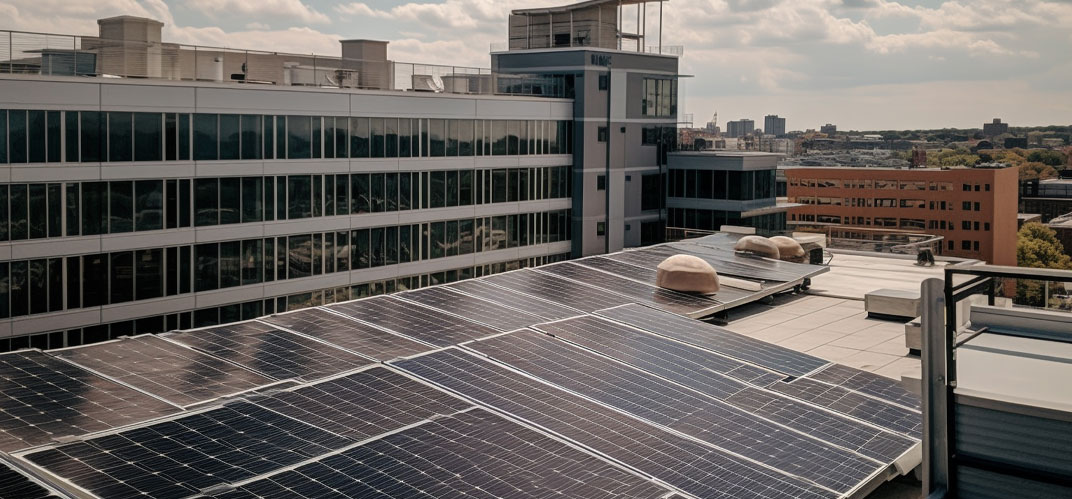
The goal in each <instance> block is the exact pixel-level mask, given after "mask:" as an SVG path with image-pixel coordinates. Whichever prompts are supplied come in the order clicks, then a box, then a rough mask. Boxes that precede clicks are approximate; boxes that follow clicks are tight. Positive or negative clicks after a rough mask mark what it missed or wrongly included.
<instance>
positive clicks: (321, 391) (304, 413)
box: [250, 367, 472, 441]
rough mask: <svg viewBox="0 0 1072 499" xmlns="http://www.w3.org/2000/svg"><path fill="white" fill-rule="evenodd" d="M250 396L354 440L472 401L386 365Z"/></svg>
mask: <svg viewBox="0 0 1072 499" xmlns="http://www.w3.org/2000/svg"><path fill="white" fill-rule="evenodd" d="M250 400H251V401H252V402H254V403H256V404H258V405H261V406H263V407H267V408H269V409H272V410H273V411H276V412H279V413H281V414H285V415H287V416H290V417H292V418H294V419H296V420H298V421H302V422H305V423H308V424H311V425H313V426H315V427H317V428H321V429H324V430H328V431H331V432H333V433H336V434H339V435H343V436H346V437H349V438H352V439H354V440H355V441H358V440H364V439H366V438H369V437H372V436H375V435H379V434H381V433H386V432H389V431H394V430H397V429H398V428H401V427H403V426H406V425H408V424H412V423H415V422H418V421H421V420H423V419H428V418H431V417H434V416H437V415H449V414H454V413H456V412H458V411H461V410H464V409H467V408H469V407H472V404H469V403H467V402H464V401H462V400H461V399H458V398H457V397H453V396H451V395H447V394H446V393H443V392H442V391H440V390H437V389H435V388H432V387H430V386H428V385H426V384H424V383H421V382H419V381H416V380H414V379H412V378H409V377H407V376H403V375H401V374H399V373H397V372H393V371H390V370H388V369H387V368H384V367H375V368H372V369H369V370H367V371H361V372H359V373H355V374H351V375H348V376H345V377H341V378H334V379H330V380H325V381H321V382H319V383H316V384H314V385H311V386H305V387H302V388H298V389H295V390H288V391H282V392H276V393H272V394H270V395H267V396H263V397H253V398H251V399H250Z"/></svg>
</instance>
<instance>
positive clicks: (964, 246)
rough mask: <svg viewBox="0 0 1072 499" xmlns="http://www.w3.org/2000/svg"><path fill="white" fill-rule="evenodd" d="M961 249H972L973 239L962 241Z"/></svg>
mask: <svg viewBox="0 0 1072 499" xmlns="http://www.w3.org/2000/svg"><path fill="white" fill-rule="evenodd" d="M960 249H962V250H964V251H971V241H968V240H964V241H961V242H960Z"/></svg>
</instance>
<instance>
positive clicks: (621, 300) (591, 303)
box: [483, 269, 633, 312]
mask: <svg viewBox="0 0 1072 499" xmlns="http://www.w3.org/2000/svg"><path fill="white" fill-rule="evenodd" d="M483 281H484V282H487V283H489V284H494V285H496V286H500V287H503V288H506V289H512V290H514V291H518V292H521V293H525V294H527V295H532V296H535V297H537V298H543V299H544V300H548V301H553V302H555V303H559V304H562V305H566V306H568V307H573V308H576V309H579V310H582V311H585V312H592V311H594V310H599V309H601V308H608V307H614V306H617V305H623V304H626V303H632V301H633V300H632V299H630V298H627V297H625V296H622V295H619V294H615V293H611V292H609V291H603V290H600V289H595V288H593V287H591V286H585V285H584V284H581V283H578V282H574V281H570V280H568V279H562V278H560V277H555V276H553V275H548V274H543V273H540V272H536V271H533V270H529V269H522V270H517V271H514V272H507V273H505V274H496V275H493V276H491V277H485V278H484V279H483Z"/></svg>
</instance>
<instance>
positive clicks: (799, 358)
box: [596, 305, 829, 376]
mask: <svg viewBox="0 0 1072 499" xmlns="http://www.w3.org/2000/svg"><path fill="white" fill-rule="evenodd" d="M596 314H597V315H601V316H603V317H607V318H610V319H613V320H616V321H620V322H624V323H626V324H630V325H632V326H636V327H638V328H641V329H644V330H647V331H651V332H653V333H657V334H661V335H663V336H667V337H670V338H673V339H675V340H679V341H684V342H686V343H689V344H692V345H696V346H699V347H702V348H706V349H709V350H712V351H715V352H718V353H720V354H723V355H726V356H729V357H733V358H736V359H740V360H743V361H745V362H750V363H752V364H755V365H758V366H762V367H766V368H768V369H772V370H775V371H779V372H783V373H786V374H790V375H793V376H803V375H805V374H807V373H809V372H812V371H814V370H816V369H818V368H820V367H823V366H825V365H827V364H829V362H827V361H825V360H823V359H820V358H818V357H812V356H811V355H807V354H804V353H800V352H797V351H795V350H790V349H788V348H784V347H780V346H777V345H772V344H770V343H767V342H764V341H760V340H757V339H754V338H749V337H748V336H744V335H741V334H737V333H734V332H732V331H729V330H726V329H723V328H720V327H718V326H713V325H711V324H707V323H705V322H701V321H696V320H692V319H688V318H685V317H681V316H679V315H674V314H669V313H666V312H661V311H659V310H655V309H652V308H648V307H643V306H640V305H626V306H624V307H618V308H613V309H608V310H600V311H598V312H596Z"/></svg>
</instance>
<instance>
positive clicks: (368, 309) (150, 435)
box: [0, 238, 921, 499]
mask: <svg viewBox="0 0 1072 499" xmlns="http://www.w3.org/2000/svg"><path fill="white" fill-rule="evenodd" d="M708 241H709V242H708V244H706V245H705V244H700V241H698V242H695V243H693V242H688V241H686V242H679V243H673V244H664V245H656V246H652V247H647V248H639V249H633V250H626V251H622V252H618V253H613V254H609V255H602V256H596V257H589V258H582V259H577V260H572V261H569V262H561V263H556V264H551V265H546V266H543V267H538V268H534V269H522V270H517V271H512V272H506V273H502V274H495V275H491V276H485V277H482V278H477V279H470V280H466V281H460V282H457V283H452V284H447V285H440V286H432V287H428V288H421V289H418V290H413V291H407V292H403V293H396V294H393V295H386V296H376V297H371V298H366V299H361V300H355V301H350V302H342V303H337V304H333V305H328V306H322V307H313V308H307V309H302V310H298V311H293V312H288V313H284V314H276V315H272V316H267V317H262V318H260V319H257V320H252V321H245V322H240V323H233V324H224V325H221V326H214V327H207V328H201V329H195V330H185V331H175V332H171V333H167V334H164V335H142V336H136V337H125V338H122V339H119V340H114V341H111V342H105V343H98V344H92V345H85V346H80V347H72V348H67V349H60V350H56V351H49V352H41V351H38V350H22V351H18V352H13V353H7V354H2V355H0V377H2V378H3V379H6V380H13V381H12V382H13V384H11V385H10V386H0V392H3V394H4V395H6V396H8V397H9V398H10V400H13V401H17V402H18V403H19V404H20V405H19V407H31V408H37V409H38V410H40V411H45V412H46V413H47V414H50V415H51V414H54V415H55V419H54V420H53V419H51V418H48V419H40V418H36V417H33V414H36V413H34V412H33V411H31V412H25V411H13V412H11V414H12V415H13V417H11V418H7V419H4V420H3V421H0V430H2V431H0V449H3V450H5V451H7V452H8V453H9V454H11V455H12V456H13V457H12V459H13V461H12V464H14V465H17V466H18V467H21V468H23V469H27V470H30V471H33V472H34V473H35V474H37V475H36V476H37V477H39V478H43V479H44V481H45V482H47V484H48V485H50V486H54V487H56V488H60V489H64V490H68V491H72V492H74V493H77V494H81V495H87V496H92V495H101V496H108V495H112V494H114V493H115V492H116V491H124V492H128V493H135V492H141V493H145V494H149V495H157V494H164V493H167V494H168V495H172V496H176V497H189V496H194V495H198V494H203V495H226V494H229V493H232V492H233V493H235V494H239V495H241V494H250V493H256V491H277V492H278V491H280V490H282V487H288V488H290V489H292V490H295V491H297V490H305V489H309V490H319V489H322V488H323V487H324V486H329V488H335V489H337V490H345V491H346V492H345V494H349V495H358V494H360V493H364V492H366V491H369V485H368V483H367V482H365V480H372V479H373V478H372V475H368V476H367V477H366V473H377V474H376V475H375V480H376V483H382V484H383V485H382V486H381V487H380V488H381V489H382V488H383V487H387V486H388V485H390V488H389V490H391V491H392V492H390V494H391V495H397V496H405V495H407V494H406V490H408V489H406V487H412V488H415V489H420V490H433V489H434V490H440V489H441V488H442V487H446V486H448V485H449V486H450V487H453V488H454V489H451V490H455V489H457V490H456V491H465V490H467V489H469V488H477V487H480V488H484V487H487V486H489V485H488V483H493V484H494V485H495V490H499V489H501V490H500V491H499V492H495V494H496V495H506V496H511V497H520V496H528V495H529V494H525V493H523V491H524V492H530V493H531V496H541V497H542V496H544V495H547V494H552V495H561V496H563V497H574V498H584V497H605V496H611V495H613V496H618V495H629V496H632V497H651V498H656V497H659V498H662V497H668V496H671V495H673V494H679V495H680V494H682V493H684V494H689V495H693V496H712V495H717V494H724V493H725V492H726V491H727V490H731V491H732V490H737V491H739V492H741V493H742V494H743V493H745V492H747V491H750V492H757V491H758V495H760V496H763V495H766V494H765V493H764V492H763V491H777V492H778V493H779V494H788V495H789V496H792V497H812V498H816V499H818V498H823V497H830V498H832V497H848V496H854V495H861V496H862V495H867V494H869V493H871V492H873V491H875V490H876V489H877V490H878V493H879V495H880V497H900V496H901V495H899V494H901V493H903V492H904V488H903V487H902V488H898V489H897V490H896V491H895V493H894V494H889V493H888V491H889V490H890V487H889V486H888V485H886V486H884V484H886V483H887V480H890V479H894V478H896V477H899V476H901V475H904V474H906V473H908V472H909V471H910V470H912V469H913V468H915V467H916V466H917V465H918V464H919V462H920V459H921V450H920V449H921V444H920V433H919V430H920V425H921V418H920V415H919V405H920V402H919V399H918V397H916V396H915V395H912V394H911V393H910V392H908V391H907V390H904V389H903V388H902V387H901V386H900V385H899V384H898V383H897V381H895V380H893V379H888V378H883V377H881V376H876V375H875V374H874V373H873V372H869V370H874V371H878V369H877V368H876V369H872V368H873V366H872V365H871V364H872V363H868V362H863V361H860V359H856V358H855V357H848V356H847V357H845V358H846V359H848V363H834V362H830V361H829V360H828V359H827V358H824V357H820V356H816V355H812V354H807V353H801V351H802V350H804V349H806V348H807V345H803V344H797V345H794V346H795V347H796V349H792V348H787V347H780V346H778V345H777V344H774V343H771V342H769V341H761V340H759V339H757V338H756V337H752V336H749V335H747V334H739V333H737V332H734V331H732V330H727V329H724V328H720V327H717V326H714V325H711V324H707V323H705V322H702V321H697V320H692V319H689V318H688V317H690V316H701V315H709V314H711V313H716V312H719V311H723V312H725V311H727V310H728V311H729V312H730V314H731V316H736V315H737V312H736V311H737V310H741V309H742V308H744V309H745V310H746V312H745V313H744V314H743V315H741V316H739V317H738V318H737V319H735V320H734V321H731V326H732V325H736V326H743V325H746V324H749V321H751V323H753V324H754V325H755V326H759V325H760V323H761V322H766V323H772V325H774V326H778V325H779V324H781V323H782V322H784V321H785V320H788V319H789V318H790V317H803V318H804V319H802V320H807V321H810V322H811V323H812V325H813V326H814V325H817V324H820V323H821V325H823V326H824V327H825V328H826V329H834V330H837V331H838V332H840V331H842V330H844V331H845V332H846V334H845V336H846V337H848V336H851V332H850V331H856V332H859V331H860V328H861V327H864V326H866V328H865V330H867V331H869V332H872V333H875V334H886V332H885V331H881V332H880V331H879V329H880V328H879V327H877V326H880V325H875V324H871V323H870V322H868V321H859V320H857V319H858V318H857V317H855V315H856V310H855V308H854V303H850V302H854V301H853V300H849V299H836V298H829V297H821V296H810V295H799V294H793V293H792V290H793V289H794V286H799V285H801V284H802V283H803V280H804V279H807V278H814V277H818V276H820V275H822V274H823V273H824V272H826V269H825V268H821V267H818V266H813V265H806V264H792V263H787V262H779V261H776V260H769V259H763V258H759V257H754V256H746V255H740V254H736V253H735V252H733V251H732V245H731V246H730V247H729V248H728V249H727V247H726V243H728V242H729V241H730V239H729V238H711V239H709V240H708ZM681 253H686V254H692V255H694V256H697V257H699V258H701V259H704V260H707V261H709V262H712V264H713V265H715V266H716V267H718V268H720V269H721V271H722V272H721V273H722V275H730V276H734V277H737V278H738V279H742V280H744V281H746V283H743V284H742V283H730V282H727V283H726V285H725V286H724V287H723V289H720V290H719V292H718V293H716V294H715V295H714V296H697V295H686V294H681V293H676V292H673V291H669V290H666V289H664V288H659V287H656V286H655V285H654V282H653V279H654V278H655V274H656V272H655V265H657V264H658V263H659V262H661V261H662V260H663V259H665V258H666V257H667V256H669V255H675V254H681ZM730 284H733V285H732V286H731V285H730ZM771 296H774V298H773V300H774V304H775V306H772V307H769V308H770V309H771V310H769V311H767V310H764V309H762V307H763V306H760V307H761V308H758V309H755V310H757V312H756V313H749V312H747V309H748V307H750V305H749V303H754V302H755V300H765V299H769V297H771ZM770 313H774V314H779V315H780V316H781V317H780V318H777V319H776V318H775V316H773V315H769V314H770ZM739 329H741V328H740V327H739ZM758 329H759V328H758V327H757V329H756V331H758ZM764 329H767V328H764ZM845 341H848V340H845ZM848 344H849V345H850V346H851V345H855V343H851V342H850V343H848ZM868 348H870V347H868ZM807 349H808V350H811V348H807ZM817 353H824V352H822V351H819V352H817ZM877 363H878V361H875V362H874V364H877ZM850 364H855V365H859V366H861V367H864V368H865V369H866V370H860V369H857V368H855V367H853V366H852V365H850ZM885 365H886V364H884V366H885ZM87 383H88V384H87ZM45 393H47V396H46V395H42V394H45ZM57 400H60V401H65V402H63V403H59V405H57V404H58V403H57V402H56V401H57ZM87 401H88V402H87ZM845 401H849V402H850V403H848V404H846V403H843V402H845ZM102 404H103V405H107V407H108V408H109V411H107V412H105V413H102V412H101V411H100V410H99V409H98V407H100V406H101V405H102ZM61 406H62V410H61ZM90 423H92V424H90ZM834 428H836V429H834ZM487 435H496V438H495V439H494V440H495V441H494V442H491V441H489V440H488V439H487ZM206 439H207V440H206ZM214 440H220V441H226V442H227V443H228V445H227V446H226V447H221V446H214V445H212V441H214ZM563 443H567V444H570V445H562V444H563ZM520 449H524V450H523V452H521V451H520ZM135 453H140V454H137V455H138V456H139V458H138V460H137V462H136V463H134V464H131V463H129V462H127V461H124V460H123V459H130V458H121V459H119V461H116V460H115V457H114V456H134V455H135ZM654 455H659V456H661V457H660V458H659V459H651V456H654ZM268 456H271V459H270V460H266V458H267V457H268ZM4 459H7V457H5V456H3V455H0V464H4V463H3V460H4ZM176 462H178V463H180V464H183V465H184V466H182V467H178V468H177V467H176V466H175V463H176ZM621 464H625V465H626V466H621ZM176 469H181V470H184V471H185V470H189V472H187V473H176V472H175V470H176ZM208 469H211V470H212V471H211V473H209V472H208ZM548 470H554V473H547V471H548ZM637 470H639V471H637ZM593 476H598V478H599V479H597V480H592V477H593ZM697 476H703V477H704V479H703V480H696V479H695V477H697ZM448 477H449V484H448V483H447V481H445V480H447V479H448ZM488 477H494V480H492V481H491V482H488V480H487V478H488ZM651 477H655V478H656V479H657V481H652V480H651ZM442 490H446V489H442ZM488 490H489V492H490V489H488ZM911 490H912V488H911V486H909V487H908V492H909V494H911ZM381 492H382V490H381Z"/></svg>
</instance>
